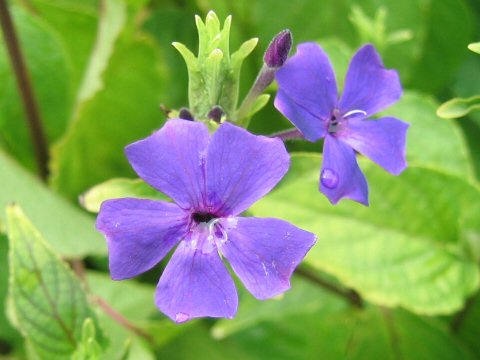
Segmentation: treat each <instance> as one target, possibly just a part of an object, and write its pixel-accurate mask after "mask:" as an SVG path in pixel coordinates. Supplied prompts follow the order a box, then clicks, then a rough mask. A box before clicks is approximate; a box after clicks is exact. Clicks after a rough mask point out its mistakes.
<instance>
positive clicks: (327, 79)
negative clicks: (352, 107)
mask: <svg viewBox="0 0 480 360" xmlns="http://www.w3.org/2000/svg"><path fill="white" fill-rule="evenodd" d="M275 78H276V80H277V82H278V85H279V88H280V89H281V90H282V91H283V94H284V95H285V96H288V97H289V98H290V99H291V101H293V102H294V103H295V104H297V105H298V106H300V107H302V108H303V109H304V110H306V111H308V112H310V113H311V114H312V115H313V116H315V117H317V118H318V119H319V120H318V121H322V120H323V121H325V120H328V119H330V116H331V113H332V111H333V109H334V108H335V105H336V103H337V83H336V81H335V74H334V72H333V69H332V65H331V64H330V60H329V59H328V56H327V54H325V52H324V51H323V50H322V48H321V47H320V46H318V45H317V44H316V43H304V44H300V45H298V47H297V52H296V54H295V55H294V56H292V57H291V58H290V59H288V60H287V62H286V63H285V64H284V65H283V67H281V68H280V69H279V70H278V71H277V73H276V75H275ZM277 103H278V101H277ZM294 125H295V126H297V124H296V123H294ZM301 125H302V124H299V125H298V126H299V129H300V131H302V132H304V130H303V129H302V128H301V127H300V126H301Z"/></svg>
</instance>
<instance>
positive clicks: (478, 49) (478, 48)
mask: <svg viewBox="0 0 480 360" xmlns="http://www.w3.org/2000/svg"><path fill="white" fill-rule="evenodd" d="M468 49H469V50H471V51H473V52H475V53H477V54H480V42H477V43H471V44H468Z"/></svg>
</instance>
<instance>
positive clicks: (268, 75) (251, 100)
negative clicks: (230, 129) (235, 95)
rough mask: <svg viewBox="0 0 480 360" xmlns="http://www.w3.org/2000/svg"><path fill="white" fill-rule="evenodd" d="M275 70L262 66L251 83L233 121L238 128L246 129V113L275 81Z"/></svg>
mask: <svg viewBox="0 0 480 360" xmlns="http://www.w3.org/2000/svg"><path fill="white" fill-rule="evenodd" d="M276 71H277V69H276V68H269V67H268V66H267V65H265V64H264V65H263V66H262V68H261V70H260V73H259V74H258V76H257V78H256V79H255V82H254V83H253V85H252V87H251V88H250V90H249V91H248V94H247V96H245V99H244V100H243V102H242V104H241V105H240V107H239V108H238V110H237V113H236V116H235V119H236V121H237V122H238V125H239V126H243V127H245V128H246V127H247V126H248V123H249V120H250V119H249V117H248V113H249V112H250V109H251V108H252V106H253V104H255V101H256V100H257V98H258V97H259V96H260V95H262V94H263V92H264V91H265V89H266V88H267V87H268V85H270V84H271V83H272V82H273V80H274V79H275V73H276Z"/></svg>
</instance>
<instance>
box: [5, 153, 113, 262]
mask: <svg viewBox="0 0 480 360" xmlns="http://www.w3.org/2000/svg"><path fill="white" fill-rule="evenodd" d="M0 174H2V182H1V187H0V208H2V209H3V208H5V206H6V205H8V204H10V203H12V202H15V203H17V204H19V205H20V206H21V207H22V208H23V209H24V211H25V213H26V215H27V216H28V217H29V218H30V219H31V221H32V223H33V224H34V225H35V227H37V228H38V229H39V230H40V232H41V233H42V234H43V235H44V236H45V237H46V239H47V241H48V242H49V243H50V244H51V245H52V247H53V248H55V250H56V251H57V252H58V253H60V254H61V255H62V256H67V257H74V258H75V257H77V258H78V257H84V256H86V255H93V254H98V255H100V254H105V253H106V246H105V240H104V239H102V236H101V235H100V234H99V233H97V232H96V231H95V226H94V222H93V220H92V219H91V218H90V217H89V216H87V215H86V214H85V213H83V212H82V211H80V210H79V209H77V208H75V207H73V206H72V205H71V204H69V203H68V202H67V201H65V200H64V199H63V198H61V197H60V196H59V195H57V194H55V193H53V192H52V191H51V190H49V189H48V188H47V187H45V185H43V184H42V183H40V181H39V180H38V179H36V178H34V177H33V176H32V175H31V174H30V173H28V172H27V171H26V170H25V169H23V168H22V167H20V166H19V165H18V164H16V163H15V162H14V161H13V160H12V159H10V158H9V157H8V156H7V155H5V154H4V153H3V152H2V151H1V150H0ZM59 219H61V221H59ZM0 220H5V216H4V213H3V211H2V212H0Z"/></svg>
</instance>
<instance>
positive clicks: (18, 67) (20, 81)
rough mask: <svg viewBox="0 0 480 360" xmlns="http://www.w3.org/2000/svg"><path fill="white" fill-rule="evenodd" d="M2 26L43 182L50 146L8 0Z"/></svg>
mask: <svg viewBox="0 0 480 360" xmlns="http://www.w3.org/2000/svg"><path fill="white" fill-rule="evenodd" d="M0 24H1V27H2V30H3V35H4V38H5V44H6V46H7V49H8V54H9V56H10V61H11V63H12V67H13V70H14V72H15V77H16V79H17V85H18V88H19V90H20V96H21V98H22V102H23V107H24V110H25V114H26V120H27V125H28V128H29V131H30V137H31V139H32V143H33V147H34V149H35V159H36V162H37V167H38V172H39V175H40V178H41V179H42V180H46V178H47V176H48V146H47V141H46V137H45V132H44V129H43V126H42V121H41V117H40V112H39V110H38V106H37V103H36V101H35V96H34V93H33V88H32V84H31V82H30V77H29V74H28V70H27V66H26V63H25V60H24V57H23V55H22V51H21V48H20V43H19V41H18V37H17V34H16V32H15V28H14V26H13V21H12V17H11V15H10V10H9V8H8V4H7V0H0Z"/></svg>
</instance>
